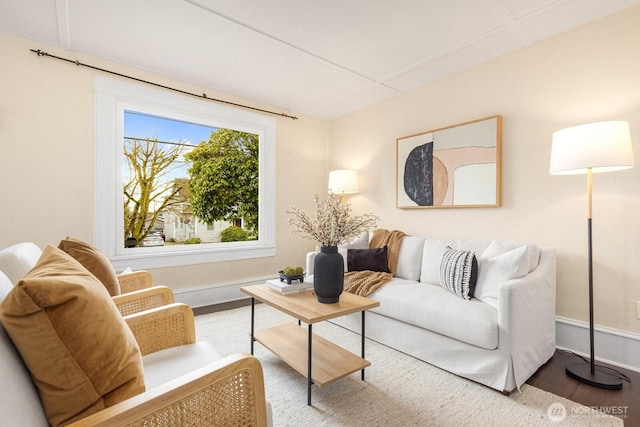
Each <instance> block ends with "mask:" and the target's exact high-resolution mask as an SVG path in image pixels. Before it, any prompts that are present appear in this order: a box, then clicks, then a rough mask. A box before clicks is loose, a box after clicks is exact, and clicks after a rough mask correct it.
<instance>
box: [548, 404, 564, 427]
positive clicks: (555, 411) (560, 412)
mask: <svg viewBox="0 0 640 427" xmlns="http://www.w3.org/2000/svg"><path fill="white" fill-rule="evenodd" d="M547 417H549V421H552V422H554V423H559V422H560V421H562V420H564V419H565V418H566V417H567V408H565V407H564V405H563V404H562V403H558V402H556V403H552V404H551V405H549V408H548V409H547Z"/></svg>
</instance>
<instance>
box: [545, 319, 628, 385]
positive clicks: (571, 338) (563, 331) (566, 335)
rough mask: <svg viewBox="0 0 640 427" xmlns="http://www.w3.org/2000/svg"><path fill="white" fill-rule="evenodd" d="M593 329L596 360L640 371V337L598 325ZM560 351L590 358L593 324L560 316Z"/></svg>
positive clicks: (557, 330)
mask: <svg viewBox="0 0 640 427" xmlns="http://www.w3.org/2000/svg"><path fill="white" fill-rule="evenodd" d="M593 330H594V333H593V336H594V338H593V342H594V352H595V358H596V360H598V361H600V362H604V363H609V364H611V365H614V366H619V367H621V368H625V369H630V370H632V371H636V372H640V359H638V355H639V354H640V335H638V334H634V333H630V332H626V331H621V330H619V329H614V328H607V327H604V326H598V325H596V326H595V327H594V328H593ZM556 348H558V349H560V350H568V351H572V352H574V353H576V354H579V355H581V356H586V357H589V356H590V352H591V350H590V348H589V323H587V322H582V321H579V320H574V319H569V318H567V317H561V316H556Z"/></svg>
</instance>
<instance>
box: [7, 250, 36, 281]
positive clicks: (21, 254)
mask: <svg viewBox="0 0 640 427" xmlns="http://www.w3.org/2000/svg"><path fill="white" fill-rule="evenodd" d="M40 255H42V250H41V249H40V248H39V247H38V246H36V244H35V243H32V242H22V243H16V244H15V245H12V246H9V247H8V248H4V249H3V250H1V251H0V271H2V272H3V273H4V274H6V275H7V277H8V278H9V280H10V281H11V283H12V284H16V283H18V280H20V279H22V278H23V277H24V276H25V275H26V274H27V272H29V270H31V269H32V268H33V266H34V265H36V262H38V259H40Z"/></svg>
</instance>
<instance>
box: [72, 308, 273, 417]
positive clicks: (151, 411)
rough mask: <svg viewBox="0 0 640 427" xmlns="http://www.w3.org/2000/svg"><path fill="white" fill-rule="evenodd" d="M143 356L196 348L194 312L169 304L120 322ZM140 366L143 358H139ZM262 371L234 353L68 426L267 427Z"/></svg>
mask: <svg viewBox="0 0 640 427" xmlns="http://www.w3.org/2000/svg"><path fill="white" fill-rule="evenodd" d="M125 321H126V322H127V324H128V325H129V327H130V329H131V331H132V332H133V335H134V336H135V338H136V341H137V342H138V345H139V347H140V351H141V353H142V355H143V356H144V355H147V354H151V353H155V352H159V351H162V350H165V349H169V348H171V347H177V346H183V345H191V344H194V343H196V335H195V326H194V325H195V323H194V316H193V311H192V310H191V308H190V307H189V306H187V305H185V304H176V303H174V304H169V305H167V306H163V307H158V308H155V309H152V310H146V311H143V312H139V313H135V314H131V315H127V316H125ZM143 363H144V358H143ZM269 424H270V423H269V421H268V414H267V405H266V401H265V393H264V377H263V373H262V366H261V365H260V362H259V361H258V359H256V358H255V357H253V356H251V355H250V354H247V353H236V354H233V355H231V356H228V357H225V358H223V359H220V360H218V361H215V362H213V363H210V364H207V365H205V366H203V367H199V368H197V369H195V370H194V371H192V372H190V373H188V374H186V375H183V376H181V377H179V378H176V379H174V380H171V381H169V382H167V383H165V384H163V385H161V386H158V387H154V388H152V389H150V390H147V391H145V392H144V393H142V394H139V395H137V396H135V397H133V398H130V399H127V400H126V401H123V402H121V403H119V404H116V405H114V406H112V407H109V408H107V409H104V410H102V411H100V412H98V413H95V414H93V415H90V416H88V417H86V418H83V419H82V420H80V421H77V422H75V423H73V424H70V425H71V426H74V427H85V426H109V427H111V426H231V425H238V426H267V425H269Z"/></svg>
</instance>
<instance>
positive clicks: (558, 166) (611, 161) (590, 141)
mask: <svg viewBox="0 0 640 427" xmlns="http://www.w3.org/2000/svg"><path fill="white" fill-rule="evenodd" d="M632 167H633V148H632V146H631V133H630V131H629V123H628V122H625V121H607V122H596V123H587V124H584V125H579V126H573V127H570V128H566V129H562V130H559V131H557V132H554V134H553V140H552V143H551V161H550V162H549V173H550V174H551V175H573V174H585V173H587V171H588V169H589V168H591V170H592V172H593V173H597V172H611V171H616V170H622V169H629V168H632Z"/></svg>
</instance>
